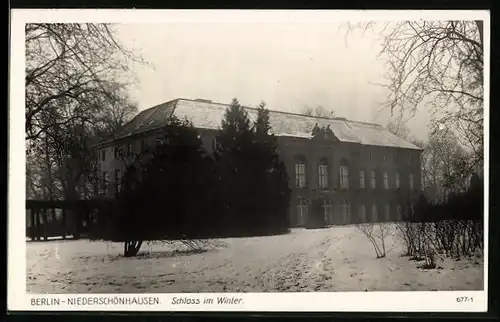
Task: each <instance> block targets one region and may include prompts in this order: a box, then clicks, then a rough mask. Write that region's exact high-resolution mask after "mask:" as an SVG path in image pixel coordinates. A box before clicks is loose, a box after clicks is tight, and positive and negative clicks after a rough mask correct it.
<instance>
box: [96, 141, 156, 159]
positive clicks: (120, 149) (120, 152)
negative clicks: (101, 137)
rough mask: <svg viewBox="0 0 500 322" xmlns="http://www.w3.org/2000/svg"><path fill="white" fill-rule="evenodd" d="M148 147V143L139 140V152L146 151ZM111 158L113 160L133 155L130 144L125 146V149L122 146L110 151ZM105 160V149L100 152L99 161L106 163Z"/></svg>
mask: <svg viewBox="0 0 500 322" xmlns="http://www.w3.org/2000/svg"><path fill="white" fill-rule="evenodd" d="M147 146H148V141H147V140H146V139H144V140H141V151H146V149H147ZM111 151H112V154H113V157H114V159H115V160H118V159H120V158H121V157H122V156H123V155H125V156H131V155H132V154H133V148H132V144H127V145H125V148H123V147H122V146H117V147H114V148H112V149H111ZM106 158H107V149H102V150H101V161H106Z"/></svg>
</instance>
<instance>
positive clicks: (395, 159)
mask: <svg viewBox="0 0 500 322" xmlns="http://www.w3.org/2000/svg"><path fill="white" fill-rule="evenodd" d="M394 162H395V163H398V162H399V155H397V154H396V155H395V156H394Z"/></svg>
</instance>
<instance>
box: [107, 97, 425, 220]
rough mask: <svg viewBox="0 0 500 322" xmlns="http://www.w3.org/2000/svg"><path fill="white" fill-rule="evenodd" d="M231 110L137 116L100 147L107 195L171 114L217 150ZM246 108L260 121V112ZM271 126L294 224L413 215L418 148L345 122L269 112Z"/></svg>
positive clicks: (189, 103) (205, 106)
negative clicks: (222, 126) (217, 139)
mask: <svg viewBox="0 0 500 322" xmlns="http://www.w3.org/2000/svg"><path fill="white" fill-rule="evenodd" d="M227 107H228V105H226V104H220V103H213V102H211V101H207V100H188V99H176V100H173V101H170V102H167V103H164V104H161V105H158V106H155V107H153V108H150V109H148V110H145V111H142V112H141V113H139V114H138V115H137V116H136V117H135V118H134V119H133V120H132V121H130V122H129V123H128V124H126V125H125V126H124V127H123V129H122V130H121V131H119V133H116V134H115V135H114V137H113V138H112V139H109V140H107V141H104V142H102V143H101V144H100V145H99V146H98V150H99V171H100V176H101V178H102V188H103V189H102V190H103V193H104V194H108V195H112V194H113V193H115V192H116V191H117V190H119V188H120V185H119V183H120V180H121V176H122V175H123V171H124V170H125V167H126V165H127V164H128V163H130V162H134V158H136V155H137V154H140V151H141V150H144V149H145V148H146V147H150V146H153V145H155V144H156V142H157V139H158V137H160V136H161V135H162V134H163V132H162V127H163V126H164V125H165V124H166V122H167V121H168V119H169V118H170V117H171V116H172V115H175V116H177V117H178V118H187V119H190V120H191V121H192V123H193V125H194V126H195V127H196V128H197V129H198V131H199V133H200V136H201V139H202V141H203V145H204V147H205V149H206V150H207V151H209V152H213V149H214V147H215V146H216V142H215V137H216V134H217V130H218V127H219V125H220V123H221V120H222V117H223V114H224V111H225V109H226V108H227ZM245 109H246V110H247V112H248V114H249V117H250V118H251V119H255V116H256V109H253V108H245ZM270 121H271V125H272V131H273V134H274V135H276V136H277V137H278V149H279V153H280V156H281V159H282V160H283V161H284V163H285V166H286V169H287V173H288V176H289V187H290V189H291V192H292V193H291V201H290V209H289V216H290V224H291V226H294V227H301V226H308V225H344V224H352V223H361V222H381V221H394V220H398V219H401V218H402V217H404V216H409V215H410V214H411V211H412V205H413V204H414V202H415V201H416V200H417V198H418V196H419V194H420V191H421V187H420V184H421V170H420V155H421V152H422V150H421V149H420V148H418V147H417V146H415V145H413V144H411V143H409V142H407V141H405V140H403V139H401V138H399V137H397V136H395V135H393V134H392V133H390V132H388V131H387V130H386V129H385V128H383V127H382V126H380V125H377V124H372V123H364V122H355V121H351V120H346V119H344V118H320V117H311V116H305V115H300V114H294V113H285V112H277V111H270ZM120 151H121V153H120Z"/></svg>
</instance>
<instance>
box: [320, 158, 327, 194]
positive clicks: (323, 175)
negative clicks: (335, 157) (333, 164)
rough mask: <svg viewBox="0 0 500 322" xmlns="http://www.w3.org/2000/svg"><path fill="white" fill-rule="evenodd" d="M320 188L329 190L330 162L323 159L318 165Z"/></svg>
mask: <svg viewBox="0 0 500 322" xmlns="http://www.w3.org/2000/svg"><path fill="white" fill-rule="evenodd" d="M318 187H319V188H320V189H326V188H328V162H327V160H326V159H321V161H320V164H319V165H318Z"/></svg>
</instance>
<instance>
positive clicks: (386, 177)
mask: <svg viewBox="0 0 500 322" xmlns="http://www.w3.org/2000/svg"><path fill="white" fill-rule="evenodd" d="M384 189H389V175H388V174H387V172H384Z"/></svg>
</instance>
